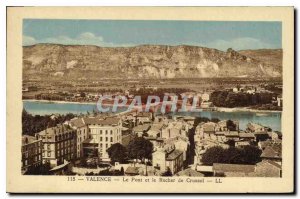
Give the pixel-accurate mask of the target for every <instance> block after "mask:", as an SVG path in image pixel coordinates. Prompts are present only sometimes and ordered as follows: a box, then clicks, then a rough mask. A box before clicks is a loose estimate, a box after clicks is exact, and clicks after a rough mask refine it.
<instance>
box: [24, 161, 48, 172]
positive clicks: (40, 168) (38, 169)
mask: <svg viewBox="0 0 300 199" xmlns="http://www.w3.org/2000/svg"><path fill="white" fill-rule="evenodd" d="M25 175H50V163H49V162H47V163H45V164H42V165H40V166H38V167H29V168H28V169H27V171H26V173H25Z"/></svg>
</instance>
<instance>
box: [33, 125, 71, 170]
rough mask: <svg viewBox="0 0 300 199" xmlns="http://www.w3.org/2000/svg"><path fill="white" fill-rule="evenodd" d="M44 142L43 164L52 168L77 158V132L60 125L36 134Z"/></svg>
mask: <svg viewBox="0 0 300 199" xmlns="http://www.w3.org/2000/svg"><path fill="white" fill-rule="evenodd" d="M36 136H37V137H38V139H41V140H42V142H43V152H42V157H43V162H44V163H45V162H49V163H50V166H51V167H55V166H57V165H60V164H63V163H64V162H65V160H66V161H70V160H72V159H75V158H76V130H75V129H73V128H71V127H70V126H68V125H64V124H60V125H57V126H55V127H51V128H47V129H45V130H43V131H41V132H39V133H37V134H36Z"/></svg>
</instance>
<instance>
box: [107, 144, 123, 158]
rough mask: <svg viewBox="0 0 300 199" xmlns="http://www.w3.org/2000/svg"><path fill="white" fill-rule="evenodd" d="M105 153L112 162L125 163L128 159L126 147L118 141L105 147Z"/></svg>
mask: <svg viewBox="0 0 300 199" xmlns="http://www.w3.org/2000/svg"><path fill="white" fill-rule="evenodd" d="M107 153H108V155H109V157H110V159H111V162H112V163H115V162H120V163H125V161H126V160H127V159H128V153H127V149H126V147H124V146H123V145H122V144H120V143H115V144H113V145H111V147H109V148H108V149H107Z"/></svg>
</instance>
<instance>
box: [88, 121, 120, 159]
mask: <svg viewBox="0 0 300 199" xmlns="http://www.w3.org/2000/svg"><path fill="white" fill-rule="evenodd" d="M84 122H85V124H87V125H88V128H89V137H88V138H87V139H86V140H84V142H83V152H84V155H85V156H89V154H95V151H96V154H97V156H98V158H99V159H100V161H110V158H109V156H108V153H107V151H106V150H107V149H108V148H109V147H111V145H113V144H115V143H122V122H121V119H120V118H118V117H100V118H98V117H86V118H84Z"/></svg>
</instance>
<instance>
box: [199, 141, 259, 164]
mask: <svg viewBox="0 0 300 199" xmlns="http://www.w3.org/2000/svg"><path fill="white" fill-rule="evenodd" d="M261 153H262V152H261V150H260V149H258V148H257V147H256V146H251V145H249V146H244V147H243V148H235V147H230V148H228V149H224V148H222V147H220V146H215V147H211V148H209V149H207V150H206V152H205V153H204V154H203V156H202V162H203V164H204V165H212V164H213V163H225V164H256V163H257V162H259V161H260V155H261Z"/></svg>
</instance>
